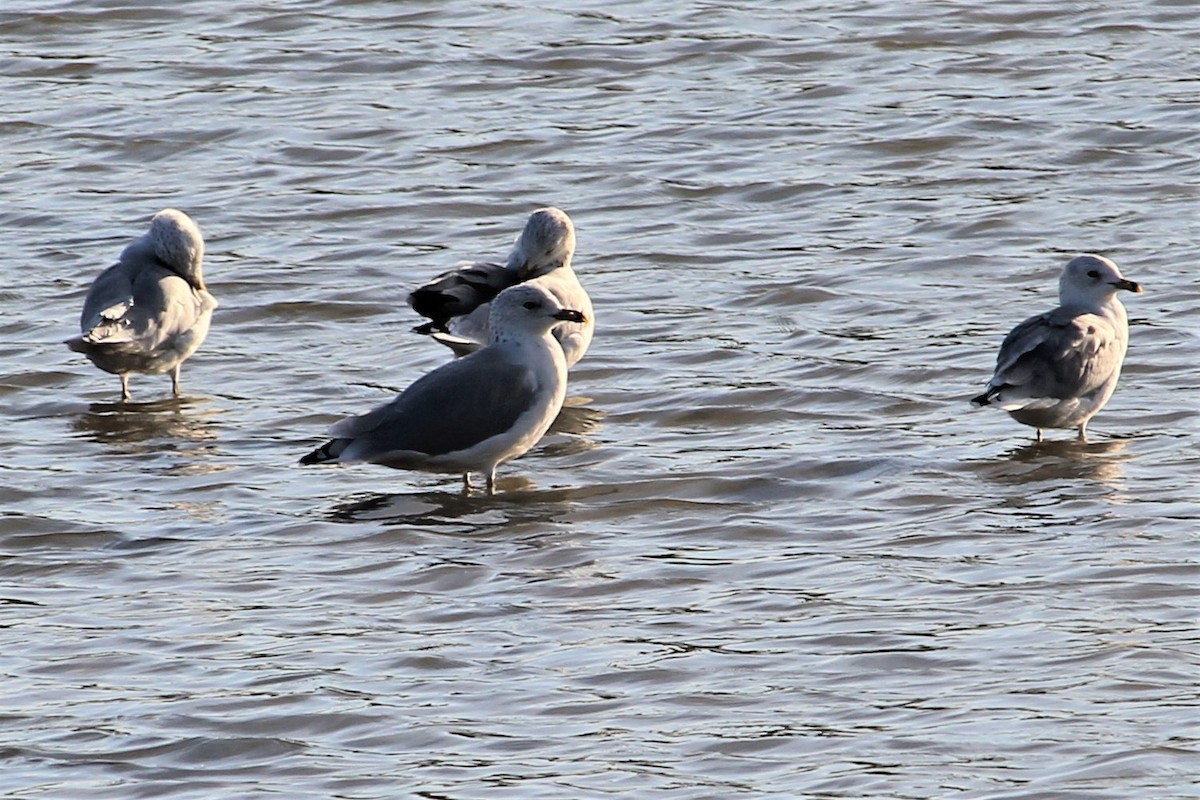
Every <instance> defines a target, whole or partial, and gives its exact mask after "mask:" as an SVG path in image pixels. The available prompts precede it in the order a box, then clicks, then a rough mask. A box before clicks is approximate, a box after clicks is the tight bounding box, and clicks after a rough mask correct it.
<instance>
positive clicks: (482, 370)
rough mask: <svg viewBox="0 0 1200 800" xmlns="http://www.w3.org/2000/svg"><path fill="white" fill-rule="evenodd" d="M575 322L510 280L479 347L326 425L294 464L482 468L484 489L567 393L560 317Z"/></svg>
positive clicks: (574, 314)
mask: <svg viewBox="0 0 1200 800" xmlns="http://www.w3.org/2000/svg"><path fill="white" fill-rule="evenodd" d="M562 322H571V323H574V324H584V323H586V322H587V317H586V316H585V315H584V314H583V313H581V312H580V311H579V310H577V309H567V308H563V306H562V305H561V304H560V303H559V302H558V300H557V299H555V298H554V296H553V295H551V294H550V293H549V292H548V291H546V290H545V289H543V288H542V287H540V286H535V285H531V284H519V285H517V286H512V287H510V288H508V289H505V290H504V291H502V292H501V293H500V294H498V295H497V296H496V298H495V300H493V301H492V302H491V311H490V319H489V331H490V334H489V335H490V337H491V338H490V340H489V342H488V344H487V345H486V346H484V347H482V348H480V349H479V350H476V351H475V352H473V353H470V354H468V355H466V356H464V357H463V358H460V359H457V360H454V361H451V362H449V363H446V364H443V365H441V366H440V367H438V368H437V369H435V370H433V371H432V372H430V373H428V374H426V375H425V376H424V377H422V378H420V379H418V380H417V381H416V382H415V383H413V384H412V385H411V386H409V387H408V388H407V389H405V390H404V391H403V392H401V393H400V395H399V396H398V397H396V398H395V399H394V400H392V401H391V402H390V403H386V404H385V405H382V406H380V407H378V408H376V409H375V410H374V411H371V412H369V413H367V414H363V415H361V416H356V417H349V418H347V419H344V420H342V421H341V422H339V423H337V424H336V425H334V426H333V428H332V429H331V431H330V433H331V434H332V436H333V437H334V438H333V439H331V440H330V441H328V442H326V443H325V444H323V445H321V446H320V447H318V448H317V449H316V450H314V451H312V452H311V453H309V454H308V455H306V456H304V458H302V459H300V463H301V464H325V463H338V464H344V463H350V462H370V463H373V464H381V465H383V466H385V467H393V468H396V469H412V470H423V471H426V472H450V473H460V474H461V475H462V476H463V489H464V491H469V490H470V488H471V472H473V471H474V472H482V473H483V474H484V476H485V477H486V479H487V492H488V494H493V493H495V490H496V467H497V466H499V465H500V464H503V463H505V462H507V461H510V460H512V459H514V458H517V457H518V456H521V455H523V454H525V453H526V452H528V451H529V449H530V448H532V447H533V446H534V445H535V444H537V443H538V441H539V440H540V439H541V438H542V436H544V435H545V433H546V431H547V430H548V429H549V428H550V423H552V422H553V421H554V418H555V417H556V416H558V412H559V410H560V409H561V408H562V404H563V398H564V397H565V396H566V391H567V365H566V361H565V360H564V358H563V353H562V348H561V347H560V346H559V344H558V342H556V341H555V340H554V339H553V338H551V336H550V330H551V329H552V328H553V327H554V326H555V325H558V324H559V323H562Z"/></svg>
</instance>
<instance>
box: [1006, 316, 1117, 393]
mask: <svg viewBox="0 0 1200 800" xmlns="http://www.w3.org/2000/svg"><path fill="white" fill-rule="evenodd" d="M1121 353H1122V336H1121V332H1120V331H1118V330H1117V328H1116V327H1115V326H1114V325H1113V324H1112V322H1110V321H1109V320H1107V319H1105V318H1104V317H1101V316H1098V315H1096V314H1074V313H1071V312H1068V311H1064V310H1062V309H1055V310H1054V311H1051V312H1049V313H1046V314H1041V315H1039V316H1036V317H1031V318H1029V319H1027V320H1025V321H1024V322H1022V323H1021V324H1020V325H1018V326H1017V327H1015V328H1013V330H1012V332H1011V333H1009V334H1008V336H1007V337H1005V339H1004V343H1003V344H1002V345H1001V346H1000V355H999V357H998V358H997V360H996V374H995V376H993V378H992V380H991V381H990V383H989V384H988V386H989V388H996V389H998V388H1000V387H1002V386H1008V387H1021V389H1022V392H1021V393H1022V394H1024V395H1027V396H1029V397H1054V398H1069V397H1079V396H1081V395H1085V394H1088V393H1090V392H1092V391H1095V390H1096V389H1097V388H1099V387H1100V386H1101V384H1103V383H1104V382H1105V381H1106V380H1108V379H1109V378H1110V377H1111V376H1112V374H1113V371H1114V370H1115V369H1117V368H1118V367H1119V366H1120V363H1121Z"/></svg>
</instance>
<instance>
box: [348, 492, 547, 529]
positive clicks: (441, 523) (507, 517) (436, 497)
mask: <svg viewBox="0 0 1200 800" xmlns="http://www.w3.org/2000/svg"><path fill="white" fill-rule="evenodd" d="M528 483H529V487H528V489H526V490H524V491H522V490H521V489H515V490H514V488H513V487H505V490H504V493H503V494H497V495H492V496H483V495H471V494H465V493H461V492H444V491H433V492H420V493H415V494H357V495H354V496H352V497H348V498H346V499H345V500H344V501H342V502H340V503H338V504H336V505H335V506H333V508H331V509H329V511H328V512H326V516H327V518H328V519H329V520H331V521H333V522H346V523H358V522H375V523H382V524H384V525H388V526H407V527H414V528H421V529H423V530H428V531H429V532H435V533H447V534H454V535H470V534H474V533H487V532H495V531H498V530H503V529H505V528H506V527H508V526H510V525H525V524H533V525H534V526H535V527H537V526H543V525H545V524H547V523H550V522H553V521H554V520H555V519H557V518H559V517H561V516H562V515H563V514H565V513H566V512H567V511H568V510H569V509H570V507H571V502H570V500H569V496H568V495H569V492H570V490H548V491H537V490H535V489H533V484H532V482H528Z"/></svg>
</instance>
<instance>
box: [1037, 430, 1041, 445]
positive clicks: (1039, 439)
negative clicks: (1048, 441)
mask: <svg viewBox="0 0 1200 800" xmlns="http://www.w3.org/2000/svg"><path fill="white" fill-rule="evenodd" d="M1037 432H1038V438H1037V440H1038V444H1041V442H1042V429H1041V428H1038V429H1037Z"/></svg>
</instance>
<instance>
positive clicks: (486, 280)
mask: <svg viewBox="0 0 1200 800" xmlns="http://www.w3.org/2000/svg"><path fill="white" fill-rule="evenodd" d="M517 282H518V280H517V273H516V270H511V269H508V267H506V266H505V265H503V264H493V263H490V262H486V261H479V262H476V263H474V264H468V265H466V266H463V267H459V268H457V269H452V270H450V271H449V272H443V273H442V274H441V275H439V276H437V277H436V278H434V279H433V280H431V281H429V282H428V283H426V284H424V285H422V286H419V287H417V288H416V289H414V290H413V291H412V292H411V293H410V294H409V295H408V304H409V305H410V306H412V308H413V310H414V311H416V312H417V313H418V314H420V315H421V316H423V317H428V318H429V319H430V323H429V324H427V325H425V326H423V327H422V328H420V329H418V330H420V332H422V333H429V332H430V331H432V330H445V326H446V322H448V321H449V320H450V318H451V317H457V316H461V315H462V314H469V313H471V312H472V311H474V310H475V309H476V308H478V307H479V306H481V305H483V304H484V303H487V302H489V301H491V299H492V298H493V297H495V296H496V295H498V294H499V293H500V292H501V291H503V290H504V289H507V288H508V287H509V286H512V285H514V284H515V283H517Z"/></svg>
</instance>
